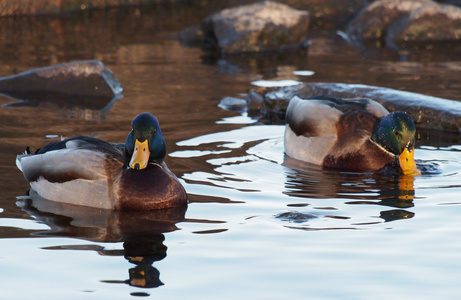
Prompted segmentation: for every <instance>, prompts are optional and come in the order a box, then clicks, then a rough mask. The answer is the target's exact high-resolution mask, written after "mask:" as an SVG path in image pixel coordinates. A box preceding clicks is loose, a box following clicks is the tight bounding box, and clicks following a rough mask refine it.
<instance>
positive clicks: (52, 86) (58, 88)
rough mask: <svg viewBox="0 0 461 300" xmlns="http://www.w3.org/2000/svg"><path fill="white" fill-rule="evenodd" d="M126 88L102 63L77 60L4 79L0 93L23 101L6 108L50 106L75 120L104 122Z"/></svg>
mask: <svg viewBox="0 0 461 300" xmlns="http://www.w3.org/2000/svg"><path fill="white" fill-rule="evenodd" d="M122 90H123V89H122V87H121V85H120V82H119V81H118V80H117V78H115V76H114V74H113V73H112V71H111V70H109V69H108V68H107V67H106V66H105V65H104V64H103V63H102V62H100V61H95V60H86V61H76V62H71V63H65V64H59V65H54V66H49V67H43V68H38V69H33V70H29V71H25V72H22V73H19V74H16V75H12V76H8V77H3V78H0V94H2V95H4V96H7V97H10V98H13V99H16V100H19V101H20V102H13V103H9V104H6V105H5V106H16V107H20V106H27V107H46V108H51V109H54V110H58V111H64V112H66V113H67V114H68V116H69V117H71V118H79V119H80V118H84V119H97V120H99V119H103V118H104V112H105V111H107V110H108V109H110V108H111V106H112V104H113V103H114V102H115V101H116V100H118V99H119V98H121V97H122V96H121V92H122Z"/></svg>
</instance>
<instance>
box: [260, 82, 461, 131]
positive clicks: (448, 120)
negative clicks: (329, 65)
mask: <svg viewBox="0 0 461 300" xmlns="http://www.w3.org/2000/svg"><path fill="white" fill-rule="evenodd" d="M252 93H258V94H259V95H261V97H263V98H264V109H262V110H261V114H260V115H259V116H253V117H256V118H258V117H259V118H260V121H261V122H264V123H270V124H274V123H275V124H284V122H285V112H286V108H287V106H288V103H289V101H290V100H291V98H293V96H295V95H296V96H299V97H300V98H303V99H307V98H312V97H315V96H319V95H324V94H327V95H332V96H336V97H341V98H357V97H361V98H370V99H373V100H375V101H377V102H379V103H381V104H382V105H383V106H384V107H385V108H387V109H388V110H389V111H396V110H399V111H405V112H407V113H408V114H409V115H410V116H411V117H412V118H413V120H414V121H415V124H416V126H417V127H418V128H421V129H435V130H444V131H448V132H456V133H461V102H459V101H453V100H449V99H444V98H438V97H432V96H426V95H422V94H418V93H412V92H406V91H399V90H394V89H390V88H384V87H377V86H369V85H363V84H345V83H322V82H309V83H304V84H301V85H296V86H287V87H282V88H278V89H274V88H261V87H258V88H255V89H254V90H253V91H252ZM252 97H254V95H253V96H252Z"/></svg>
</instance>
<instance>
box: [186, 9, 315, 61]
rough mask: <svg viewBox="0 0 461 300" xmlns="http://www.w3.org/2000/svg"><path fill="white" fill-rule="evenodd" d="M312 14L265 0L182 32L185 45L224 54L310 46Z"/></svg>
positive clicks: (225, 11) (229, 11)
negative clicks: (308, 42)
mask: <svg viewBox="0 0 461 300" xmlns="http://www.w3.org/2000/svg"><path fill="white" fill-rule="evenodd" d="M308 28H309V13H308V12H307V11H301V10H296V9H293V8H291V7H289V6H287V5H285V4H280V3H276V2H271V1H263V2H258V3H255V4H250V5H243V6H238V7H234V8H228V9H224V10H222V11H220V12H218V13H216V14H213V15H211V16H209V17H207V18H206V19H205V20H203V21H202V23H201V24H200V25H198V26H196V27H192V28H186V29H184V30H182V31H181V32H180V33H179V39H180V40H181V42H182V43H183V44H185V45H189V46H197V45H200V44H201V45H202V46H203V47H206V48H215V49H217V50H218V51H220V52H221V53H241V52H259V51H266V50H280V49H287V48H294V47H300V46H306V44H307V41H308V40H307V31H308Z"/></svg>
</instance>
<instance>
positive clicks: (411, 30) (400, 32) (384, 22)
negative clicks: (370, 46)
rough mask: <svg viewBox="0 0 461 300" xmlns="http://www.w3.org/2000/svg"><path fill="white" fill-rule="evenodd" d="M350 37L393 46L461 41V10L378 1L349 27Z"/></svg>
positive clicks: (420, 0) (410, 0) (422, 2)
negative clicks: (410, 43)
mask: <svg viewBox="0 0 461 300" xmlns="http://www.w3.org/2000/svg"><path fill="white" fill-rule="evenodd" d="M346 33H347V35H348V37H349V38H351V39H353V40H360V41H381V42H385V43H386V44H387V45H391V46H392V45H394V44H396V45H400V44H403V43H408V42H425V43H427V42H441V41H461V8H459V7H456V6H453V5H447V4H438V3H436V2H434V1H431V0H378V1H376V2H373V3H371V4H370V5H369V6H368V7H366V8H364V9H363V10H362V11H361V12H360V13H359V14H358V15H357V16H356V17H355V19H354V20H352V21H351V22H350V23H349V25H348V27H347V30H346Z"/></svg>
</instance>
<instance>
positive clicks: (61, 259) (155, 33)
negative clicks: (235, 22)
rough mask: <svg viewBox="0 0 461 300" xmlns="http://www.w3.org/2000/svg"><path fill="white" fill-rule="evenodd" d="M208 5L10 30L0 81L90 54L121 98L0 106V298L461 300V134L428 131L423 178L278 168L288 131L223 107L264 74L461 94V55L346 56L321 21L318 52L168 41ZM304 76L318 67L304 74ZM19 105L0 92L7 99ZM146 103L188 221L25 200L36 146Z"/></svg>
mask: <svg viewBox="0 0 461 300" xmlns="http://www.w3.org/2000/svg"><path fill="white" fill-rule="evenodd" d="M213 9H214V7H205V8H198V7H195V6H194V5H191V4H182V5H176V6H156V7H142V8H139V9H126V10H116V11H103V12H93V13H87V14H83V15H80V14H76V15H68V16H66V17H63V18H52V19H50V18H45V17H39V18H19V19H17V18H15V19H13V18H12V19H3V20H1V22H2V26H1V27H0V53H1V55H0V62H1V67H0V75H1V76H8V75H12V74H15V73H18V72H21V71H25V70H28V69H31V68H35V67H41V66H47V65H51V64H56V63H64V62H68V61H73V60H83V59H97V60H101V61H103V62H104V64H105V65H106V66H108V67H109V68H110V69H111V70H112V71H113V72H114V74H115V76H116V77H117V78H118V79H119V80H120V82H121V84H122V86H123V88H124V91H123V98H121V99H119V100H118V101H116V102H115V103H114V104H113V106H112V107H111V108H110V109H109V110H107V111H104V112H100V111H96V112H95V111H92V110H89V109H84V108H79V109H75V110H73V111H71V112H69V111H61V110H56V108H55V107H53V106H42V107H2V108H0V114H1V118H0V119H1V123H0V136H1V140H0V178H1V180H0V190H1V191H2V195H1V196H0V249H2V250H0V266H1V267H2V268H1V269H2V272H0V287H1V296H0V298H2V299H26V298H34V299H63V298H65V299H125V298H132V297H136V296H150V297H151V298H158V299H179V298H189V299H190V298H192V299H235V298H243V299H280V298H286V297H293V298H294V297H297V298H299V299H305V298H308V299H400V298H406V299H435V298H437V299H454V298H456V297H457V295H459V294H460V293H461V288H460V286H459V278H460V272H461V271H460V270H461V263H460V262H461V259H460V258H461V254H460V253H461V240H460V233H461V221H460V218H459V215H460V212H461V206H460V204H461V201H460V199H461V198H460V194H461V185H460V182H461V174H460V171H461V156H460V151H461V142H460V138H459V135H458V134H451V133H444V132H422V131H421V132H419V133H418V140H417V144H418V148H417V149H416V154H415V157H416V161H417V164H418V165H419V167H420V169H421V170H422V173H423V175H422V176H418V177H415V178H413V177H385V176H381V175H375V174H369V173H346V172H338V171H327V170H321V169H319V168H317V167H315V166H310V165H300V164H299V163H296V162H293V161H290V160H286V159H285V157H284V155H283V130H284V128H283V126H280V125H260V124H259V125H258V124H254V123H255V120H252V119H251V118H249V117H248V116H246V114H239V113H236V112H230V111H225V110H223V109H221V108H219V107H218V104H219V100H220V99H221V98H223V97H226V96H233V97H239V96H242V95H244V94H245V93H246V92H247V91H248V88H249V87H251V82H254V81H258V80H297V81H318V82H323V81H326V82H346V83H362V84H369V85H377V86H385V87H390V88H394V89H402V90H407V91H412V92H417V93H422V94H427V95H434V96H438V97H444V98H449V99H455V100H459V99H460V96H459V95H460V94H461V93H460V92H461V82H460V78H461V59H460V58H461V57H456V56H454V55H451V54H450V49H446V52H444V51H441V50H440V49H438V48H437V49H436V50H434V48H430V49H424V50H421V51H413V52H412V51H410V52H408V51H403V52H397V51H390V50H385V49H379V50H376V49H374V50H373V49H365V48H357V47H352V46H349V45H348V44H347V43H346V42H345V41H344V40H342V39H341V38H340V36H338V35H337V34H336V29H334V30H326V29H322V28H319V29H316V30H314V31H312V36H311V41H312V46H311V47H310V48H309V50H308V51H307V52H303V51H300V52H285V53H270V54H264V55H263V54H260V55H256V54H252V55H238V56H231V57H217V56H216V55H212V54H208V53H204V52H202V51H201V50H200V49H194V48H185V47H182V46H181V45H180V44H179V42H178V41H177V40H175V39H174V35H175V34H176V33H177V32H178V30H180V29H181V28H183V27H185V26H189V25H194V24H196V23H198V22H199V20H200V19H201V18H202V17H204V16H205V15H207V14H208V13H210V12H211V11H212V10H213ZM339 29H341V28H339ZM442 49H443V48H442ZM302 70H309V71H313V72H314V75H313V76H299V75H295V74H294V73H293V72H294V71H302ZM11 102H15V100H13V99H10V98H8V97H4V96H1V97H0V105H3V104H7V103H11ZM142 111H150V112H152V113H154V114H156V116H157V117H158V119H159V120H160V123H161V127H162V131H163V133H164V136H165V138H166V140H167V146H168V151H169V156H168V157H167V163H168V165H169V167H170V169H171V170H172V171H173V172H175V173H176V174H177V175H178V177H179V178H180V179H181V181H182V183H183V184H184V186H185V188H186V190H187V192H188V194H189V200H190V204H189V206H188V209H187V211H181V210H180V211H170V212H166V213H158V212H144V213H117V212H107V211H100V210H92V209H84V208H77V207H61V206H58V205H57V204H54V203H48V202H46V201H42V202H40V203H39V204H36V205H38V209H37V208H35V207H33V206H31V204H30V200H29V199H27V198H25V197H21V196H24V195H26V192H27V190H28V184H27V183H26V182H25V180H24V178H23V177H22V174H21V173H20V172H19V171H18V170H17V169H16V166H15V163H14V160H15V157H16V155H17V154H18V153H21V152H22V151H24V149H25V147H26V146H27V145H28V146H30V147H31V148H32V149H35V148H38V147H41V146H43V145H44V144H46V143H48V142H50V141H52V140H55V139H56V137H58V138H59V137H60V136H74V135H91V136H96V137H99V138H101V139H104V140H107V141H112V142H120V141H123V140H124V139H125V137H126V135H127V133H128V131H129V130H130V122H131V119H132V118H133V117H134V116H135V115H136V114H138V113H140V112H142ZM18 197H19V198H18ZM140 286H141V287H140Z"/></svg>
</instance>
